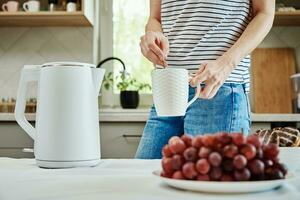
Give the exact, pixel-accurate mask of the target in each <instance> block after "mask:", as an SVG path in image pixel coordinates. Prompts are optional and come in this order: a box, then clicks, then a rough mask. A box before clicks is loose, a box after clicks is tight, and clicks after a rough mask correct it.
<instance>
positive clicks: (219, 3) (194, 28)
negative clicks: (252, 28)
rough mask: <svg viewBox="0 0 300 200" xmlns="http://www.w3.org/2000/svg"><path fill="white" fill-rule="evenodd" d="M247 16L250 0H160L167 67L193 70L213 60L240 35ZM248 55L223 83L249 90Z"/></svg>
mask: <svg viewBox="0 0 300 200" xmlns="http://www.w3.org/2000/svg"><path fill="white" fill-rule="evenodd" d="M250 20H251V0H162V3H161V21H162V28H163V32H164V34H165V36H166V37H167V38H168V40H169V45H170V52H169V55H168V58H167V61H168V64H169V66H171V67H180V68H185V69H188V70H189V71H191V72H194V71H196V70H197V69H198V68H199V66H200V64H201V63H202V62H205V61H209V60H215V59H217V58H218V57H219V56H221V55H222V54H223V53H224V52H226V51H227V50H228V49H229V48H230V47H231V46H232V45H233V44H234V43H235V42H236V41H237V40H238V38H239V37H240V36H241V34H242V33H243V31H244V30H245V29H246V27H247V25H248V23H249V22H250ZM249 67H250V56H247V57H245V58H244V59H243V61H242V62H241V63H239V64H238V66H237V67H236V68H235V69H234V70H233V71H232V73H231V74H230V76H229V78H228V79H227V80H226V82H227V83H239V84H244V86H245V90H246V91H247V92H248V91H249V82H250V76H249Z"/></svg>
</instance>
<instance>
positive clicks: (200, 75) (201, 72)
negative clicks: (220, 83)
mask: <svg viewBox="0 0 300 200" xmlns="http://www.w3.org/2000/svg"><path fill="white" fill-rule="evenodd" d="M206 66H207V63H202V64H201V65H200V67H199V69H198V70H197V72H196V74H195V76H194V77H193V79H192V80H191V81H190V84H191V86H192V87H195V86H196V85H197V84H199V83H202V82H204V81H206V79H207V78H208V77H207V76H206V71H207V70H206Z"/></svg>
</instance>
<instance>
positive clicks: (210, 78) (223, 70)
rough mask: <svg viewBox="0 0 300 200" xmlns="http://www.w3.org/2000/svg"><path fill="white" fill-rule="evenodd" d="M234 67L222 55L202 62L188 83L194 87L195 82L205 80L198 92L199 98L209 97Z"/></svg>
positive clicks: (211, 96) (215, 92)
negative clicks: (203, 85)
mask: <svg viewBox="0 0 300 200" xmlns="http://www.w3.org/2000/svg"><path fill="white" fill-rule="evenodd" d="M234 67H235V66H233V65H232V64H230V63H229V62H226V60H225V59H223V58H222V57H220V58H219V59H217V60H214V61H209V62H207V63H203V64H201V66H200V68H199V70H198V71H197V73H196V74H195V76H194V78H192V79H191V81H190V84H191V86H193V87H195V86H196V85H197V84H199V83H203V82H205V87H204V88H203V89H202V90H201V92H200V98H203V99H211V98H213V97H214V96H215V95H216V94H217V92H218V90H219V88H220V87H221V86H222V85H223V83H224V82H225V80H226V79H227V78H228V77H229V75H230V73H231V72H232V70H233V69H234Z"/></svg>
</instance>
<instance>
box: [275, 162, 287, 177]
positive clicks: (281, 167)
mask: <svg viewBox="0 0 300 200" xmlns="http://www.w3.org/2000/svg"><path fill="white" fill-rule="evenodd" d="M274 168H277V169H279V170H280V171H281V172H282V173H283V175H284V176H285V175H286V174H287V167H286V165H285V164H283V163H275V164H274Z"/></svg>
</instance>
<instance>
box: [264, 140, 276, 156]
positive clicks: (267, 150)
mask: <svg viewBox="0 0 300 200" xmlns="http://www.w3.org/2000/svg"><path fill="white" fill-rule="evenodd" d="M263 150H264V155H265V157H266V158H268V159H271V160H275V159H276V158H277V156H278V154H279V148H278V146H277V145H276V144H274V143H270V144H267V145H264V146H263Z"/></svg>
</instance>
